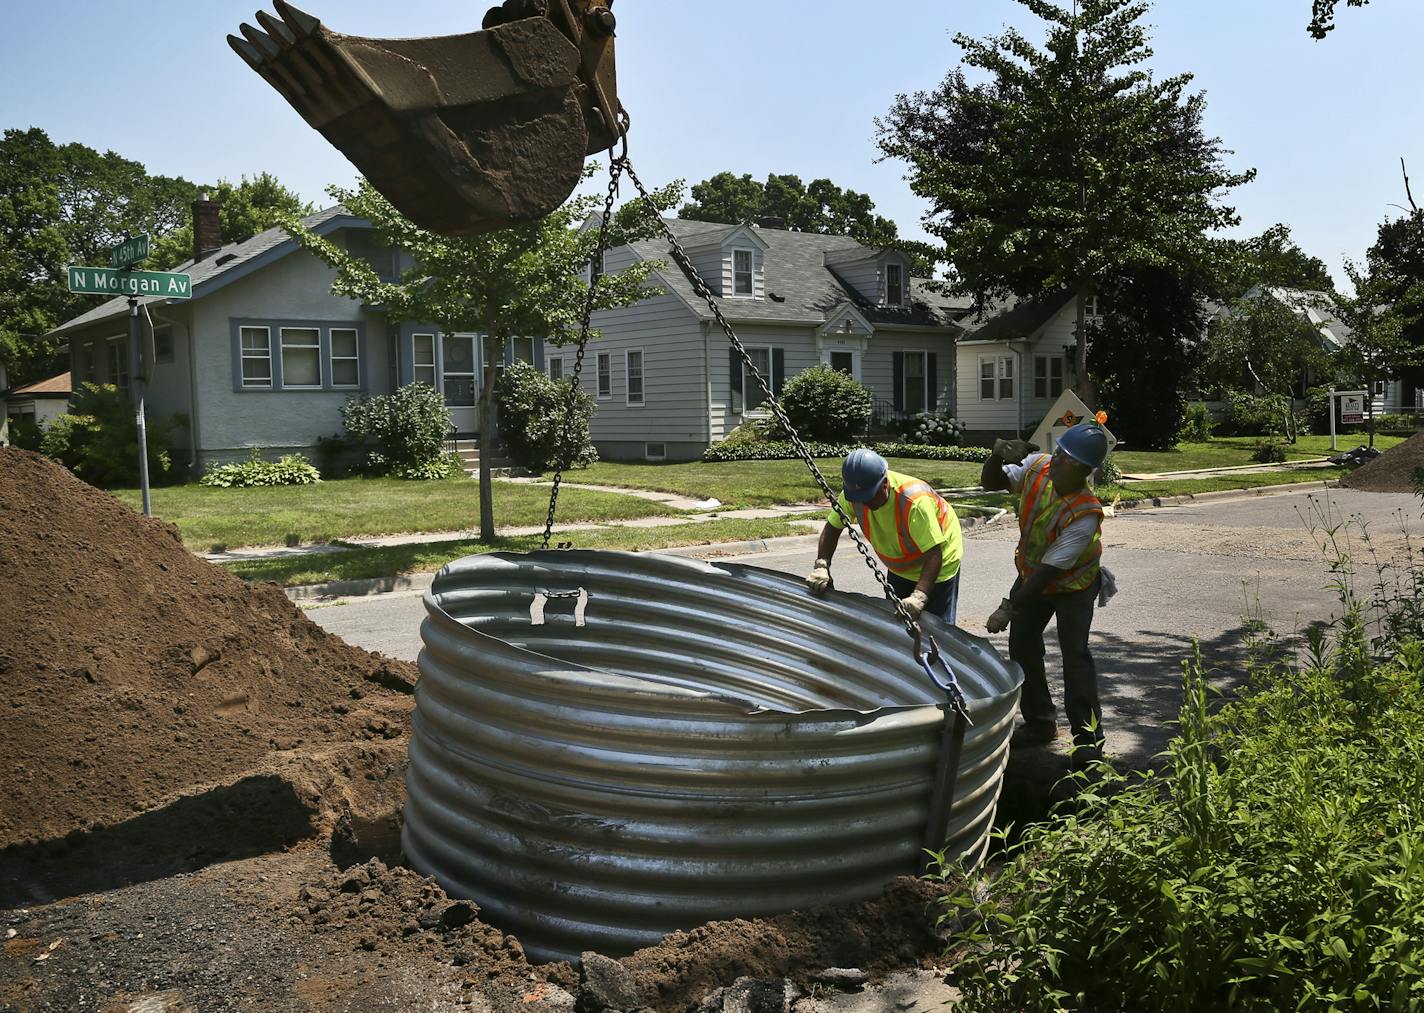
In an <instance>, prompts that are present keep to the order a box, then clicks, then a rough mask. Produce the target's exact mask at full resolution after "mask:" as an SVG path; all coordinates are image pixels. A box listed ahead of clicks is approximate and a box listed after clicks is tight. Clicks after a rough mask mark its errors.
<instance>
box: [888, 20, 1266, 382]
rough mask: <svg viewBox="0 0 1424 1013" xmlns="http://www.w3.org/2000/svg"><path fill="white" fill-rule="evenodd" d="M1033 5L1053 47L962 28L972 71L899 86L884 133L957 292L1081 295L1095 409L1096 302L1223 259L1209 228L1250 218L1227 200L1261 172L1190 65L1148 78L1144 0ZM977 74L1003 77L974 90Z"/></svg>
mask: <svg viewBox="0 0 1424 1013" xmlns="http://www.w3.org/2000/svg"><path fill="white" fill-rule="evenodd" d="M1018 2H1019V3H1021V4H1022V5H1023V6H1024V7H1026V8H1028V9H1029V11H1031V12H1032V13H1033V14H1034V15H1036V16H1037V17H1038V18H1039V19H1040V20H1041V21H1042V22H1043V23H1044V26H1045V30H1046V41H1045V43H1044V44H1043V45H1042V46H1039V45H1035V44H1034V43H1033V42H1032V41H1030V40H1029V39H1028V38H1027V37H1026V36H1024V35H1023V34H1021V33H1020V32H1018V31H1016V30H1014V29H1012V28H1010V29H1006V30H1005V31H1004V33H1003V34H1001V35H997V36H990V37H988V38H985V39H975V38H971V37H969V36H966V35H957V36H955V43H956V45H958V46H959V47H960V49H961V50H962V52H963V57H962V65H961V67H960V68H956V69H954V70H952V71H951V72H950V74H949V75H948V76H947V77H946V78H945V79H944V81H943V83H942V84H941V85H940V86H939V88H937V89H935V90H934V91H931V92H918V93H916V94H914V95H901V96H899V97H898V98H897V99H896V101H895V104H894V105H893V106H892V107H891V109H890V111H889V113H888V114H887V116H886V117H885V118H883V119H882V120H880V121H878V124H877V125H878V127H879V133H878V138H877V139H878V143H879V145H880V149H881V151H882V152H883V153H884V155H885V156H886V157H888V158H898V159H901V160H903V161H904V162H906V163H907V165H908V176H907V178H908V180H909V182H910V186H911V189H912V190H913V191H914V192H915V193H916V194H918V195H919V196H921V197H923V198H925V199H926V200H927V201H928V202H929V204H930V210H929V212H928V213H927V215H926V217H925V219H924V226H925V229H926V230H927V231H928V232H930V233H931V234H932V235H934V236H936V237H937V238H938V239H939V240H940V241H941V242H942V243H943V251H942V256H943V259H944V260H946V261H947V262H948V263H949V264H950V265H951V270H952V275H951V283H952V285H953V286H954V287H955V288H957V289H959V290H961V291H964V292H968V293H970V294H973V295H974V296H976V297H977V298H980V299H985V298H989V297H994V296H1003V295H1008V294H1012V295H1017V296H1020V297H1032V296H1037V295H1042V294H1046V293H1052V292H1056V291H1067V292H1069V293H1071V294H1072V296H1073V297H1074V299H1075V300H1076V307H1077V313H1076V318H1077V319H1076V330H1075V333H1076V335H1077V342H1076V353H1075V365H1076V373H1077V376H1078V383H1079V386H1080V393H1082V394H1083V395H1084V396H1085V400H1087V401H1088V402H1089V404H1092V403H1093V402H1094V400H1095V391H1094V389H1093V383H1092V378H1091V376H1090V374H1089V370H1088V354H1087V353H1088V349H1087V344H1088V342H1087V333H1086V326H1085V324H1086V319H1085V318H1086V306H1087V299H1088V297H1089V296H1091V295H1093V294H1095V292H1096V291H1097V290H1098V289H1099V288H1101V287H1102V286H1103V285H1104V284H1105V283H1106V281H1107V280H1108V279H1110V278H1113V277H1117V276H1127V275H1131V274H1133V273H1135V272H1142V271H1150V270H1166V271H1174V270H1175V271H1179V272H1180V271H1185V270H1188V269H1194V268H1196V267H1197V266H1198V265H1202V264H1204V263H1207V262H1209V261H1210V260H1211V258H1212V257H1213V256H1214V255H1215V251H1214V250H1213V249H1212V246H1211V244H1210V242H1209V241H1208V238H1207V236H1208V234H1209V233H1211V232H1213V231H1215V230H1216V229H1219V228H1221V227H1224V226H1227V225H1232V224H1235V223H1236V221H1237V217H1236V214H1235V211H1234V210H1233V209H1232V208H1230V207H1228V206H1226V205H1224V204H1223V203H1221V197H1222V195H1223V194H1224V193H1225V192H1226V191H1227V190H1229V189H1230V188H1231V187H1234V186H1237V185H1239V184H1241V183H1244V182H1246V181H1248V180H1250V179H1251V178H1253V175H1254V173H1253V172H1243V173H1236V172H1232V171H1229V170H1228V169H1227V168H1226V167H1225V166H1224V164H1223V160H1222V159H1223V156H1224V154H1225V153H1226V152H1225V151H1224V149H1223V148H1222V146H1221V143H1220V141H1219V140H1217V139H1214V138H1208V137H1206V135H1205V134H1204V133H1203V131H1202V130H1201V116H1202V110H1203V109H1204V107H1205V99H1204V98H1203V96H1202V95H1201V94H1190V93H1188V91H1187V86H1188V85H1189V84H1190V82H1191V75H1189V74H1180V75H1177V76H1173V77H1165V78H1160V79H1159V78H1157V77H1155V76H1153V75H1152V74H1151V73H1149V71H1148V69H1147V67H1146V61H1147V60H1148V58H1149V57H1150V56H1151V50H1150V48H1149V45H1148V43H1149V39H1148V32H1147V28H1146V26H1145V25H1144V24H1143V23H1142V19H1143V18H1144V16H1145V15H1146V13H1147V11H1148V9H1149V4H1148V3H1146V2H1145V0H1083V2H1082V3H1080V4H1078V5H1076V6H1075V7H1074V8H1068V7H1064V6H1061V5H1060V4H1057V3H1053V2H1050V0H1018ZM964 68H969V69H971V70H972V71H974V72H976V73H977V74H980V75H984V76H987V79H988V80H987V81H986V82H984V83H979V84H973V85H971V84H969V83H968V80H967V78H966V75H965V74H964V72H963V69H964Z"/></svg>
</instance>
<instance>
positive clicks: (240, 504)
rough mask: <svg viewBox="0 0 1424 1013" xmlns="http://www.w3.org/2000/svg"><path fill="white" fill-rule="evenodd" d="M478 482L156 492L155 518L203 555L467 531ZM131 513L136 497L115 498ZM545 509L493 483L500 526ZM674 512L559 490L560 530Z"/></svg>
mask: <svg viewBox="0 0 1424 1013" xmlns="http://www.w3.org/2000/svg"><path fill="white" fill-rule="evenodd" d="M479 492H480V487H479V483H477V482H473V481H470V480H469V479H459V478H455V479H448V480H446V481H443V482H406V481H402V480H400V479H394V478H344V479H337V480H334V481H330V482H321V483H319V484H317V485H288V486H277V487H274V488H262V489H210V488H207V487H205V486H201V485H197V484H193V485H181V486H172V487H168V488H159V489H154V490H153V513H154V515H155V516H157V517H161V518H163V519H164V520H166V521H170V522H172V523H174V524H176V525H178V530H179V531H180V532H182V535H183V543H184V544H185V545H187V546H188V547H189V548H190V549H193V550H195V551H199V552H206V551H209V550H210V549H211V548H212V547H213V546H214V545H226V546H227V547H229V548H236V547H238V546H242V545H282V544H284V543H287V542H289V541H296V542H301V543H307V542H322V541H331V540H333V539H338V538H351V537H356V536H360V535H393V534H406V533H411V532H419V531H462V530H470V529H472V528H474V527H475V526H476V525H477V524H478V523H479V516H480V498H479ZM115 495H116V496H118V497H119V499H121V500H123V501H124V502H125V503H127V504H128V505H129V506H131V507H133V508H134V509H135V510H137V509H138V508H139V494H138V490H136V489H122V490H118V491H116V492H115ZM548 508H549V490H548V488H547V487H544V486H527V485H516V484H513V483H510V482H496V483H495V486H494V516H495V522H496V523H497V524H498V525H499V526H500V527H523V526H526V525H531V524H543V523H544V517H545V514H546V513H547V511H548ZM669 513H676V511H673V510H668V509H667V508H666V507H663V506H661V505H659V504H657V503H650V502H648V501H647V500H641V499H636V498H634V497H632V496H623V495H619V494H618V493H605V492H590V491H587V490H583V489H565V490H563V491H562V492H561V493H560V495H559V519H560V520H562V521H608V520H626V519H629V518H633V517H651V516H657V515H664V514H669Z"/></svg>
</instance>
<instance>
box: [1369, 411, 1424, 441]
mask: <svg viewBox="0 0 1424 1013" xmlns="http://www.w3.org/2000/svg"><path fill="white" fill-rule="evenodd" d="M1414 424H1415V423H1414V416H1413V415H1408V414H1405V413H1404V412H1397V413H1394V414H1389V415H1376V416H1375V432H1377V433H1400V434H1403V435H1413V433H1414Z"/></svg>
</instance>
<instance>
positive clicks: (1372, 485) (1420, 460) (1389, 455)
mask: <svg viewBox="0 0 1424 1013" xmlns="http://www.w3.org/2000/svg"><path fill="white" fill-rule="evenodd" d="M1415 468H1424V433H1418V434H1416V435H1414V436H1411V437H1410V438H1409V439H1407V440H1405V441H1404V442H1403V443H1401V444H1399V445H1398V446H1396V447H1392V448H1390V449H1389V450H1386V451H1385V452H1384V453H1383V454H1380V456H1379V457H1376V458H1375V459H1374V460H1373V461H1371V462H1370V463H1369V464H1365V465H1362V466H1360V467H1359V468H1356V469H1355V470H1354V471H1353V472H1351V473H1350V474H1348V475H1346V476H1345V477H1344V478H1342V479H1340V484H1341V485H1343V486H1346V487H1348V488H1350V489H1361V490H1364V491H1365V492H1414V484H1413V482H1412V481H1411V480H1410V475H1411V473H1412V472H1413V471H1414V469H1415Z"/></svg>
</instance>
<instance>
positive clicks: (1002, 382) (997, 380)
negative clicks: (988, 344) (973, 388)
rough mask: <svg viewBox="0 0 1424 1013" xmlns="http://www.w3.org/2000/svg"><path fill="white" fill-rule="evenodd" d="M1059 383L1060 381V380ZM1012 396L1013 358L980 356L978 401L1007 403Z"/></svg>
mask: <svg viewBox="0 0 1424 1013" xmlns="http://www.w3.org/2000/svg"><path fill="white" fill-rule="evenodd" d="M1060 382H1061V380H1060ZM1013 396H1014V357H1013V356H1012V355H999V356H992V355H986V356H981V357H980V359H979V400H981V401H996V400H997V401H1009V400H1012V399H1013Z"/></svg>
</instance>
